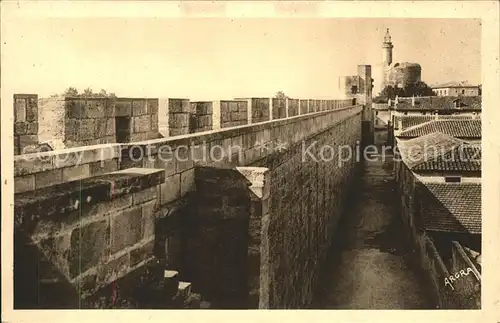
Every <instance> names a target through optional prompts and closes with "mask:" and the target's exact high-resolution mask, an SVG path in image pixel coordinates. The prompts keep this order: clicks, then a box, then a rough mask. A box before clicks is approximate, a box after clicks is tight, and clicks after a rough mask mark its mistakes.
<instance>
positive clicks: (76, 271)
mask: <svg viewBox="0 0 500 323" xmlns="http://www.w3.org/2000/svg"><path fill="white" fill-rule="evenodd" d="M108 243H109V224H108V221H107V220H103V221H99V222H92V223H89V224H86V225H83V226H82V227H80V228H76V229H74V230H73V232H72V233H71V248H70V250H69V256H68V257H69V258H68V259H69V271H70V275H71V277H76V276H78V275H80V274H81V273H83V272H85V271H86V270H88V269H90V268H91V267H93V266H96V265H97V264H98V263H99V261H100V260H101V258H102V257H103V256H104V255H105V254H106V252H107V248H108Z"/></svg>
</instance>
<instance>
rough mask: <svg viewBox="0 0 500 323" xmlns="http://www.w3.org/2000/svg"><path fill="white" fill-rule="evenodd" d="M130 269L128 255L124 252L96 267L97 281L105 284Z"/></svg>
mask: <svg viewBox="0 0 500 323" xmlns="http://www.w3.org/2000/svg"><path fill="white" fill-rule="evenodd" d="M129 271H130V256H129V254H128V253H125V254H123V255H121V256H119V257H116V258H114V259H113V260H111V261H108V262H107V263H105V264H103V265H102V266H99V267H98V270H97V282H98V284H99V285H101V286H102V285H107V284H109V283H111V282H113V281H115V280H117V279H118V278H120V277H122V276H123V275H124V274H125V273H127V272H129Z"/></svg>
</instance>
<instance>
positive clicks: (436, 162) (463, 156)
mask: <svg viewBox="0 0 500 323" xmlns="http://www.w3.org/2000/svg"><path fill="white" fill-rule="evenodd" d="M412 170H413V171H417V172H418V171H447V172H479V171H481V146H479V145H469V144H466V143H463V144H462V145H460V146H457V147H454V148H453V149H452V150H450V151H448V152H445V153H443V154H442V155H437V156H435V157H434V159H430V160H427V161H425V162H423V163H421V164H418V165H416V166H415V167H413V168H412Z"/></svg>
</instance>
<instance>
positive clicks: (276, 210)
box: [253, 109, 361, 308]
mask: <svg viewBox="0 0 500 323" xmlns="http://www.w3.org/2000/svg"><path fill="white" fill-rule="evenodd" d="M332 117H333V116H332V115H328V114H326V115H324V116H323V119H321V120H317V122H319V123H321V122H324V125H329V126H325V127H324V128H322V129H323V130H322V131H318V132H316V133H315V135H312V136H310V137H308V138H307V139H306V140H305V141H302V142H300V143H296V144H291V145H289V146H288V147H287V149H286V152H285V153H281V154H280V153H275V154H273V155H270V156H268V157H267V158H266V159H265V160H260V161H258V162H257V163H254V164H253V165H255V166H261V167H267V168H268V169H269V170H270V173H269V175H268V178H269V183H270V184H269V196H268V197H266V198H267V200H268V202H263V203H262V205H263V208H264V210H263V211H262V213H264V214H265V213H268V214H269V215H268V216H263V217H262V234H263V235H262V244H263V245H262V247H261V248H262V249H261V250H262V251H261V257H262V258H261V269H262V271H261V275H265V276H267V279H264V280H261V285H260V288H261V294H260V297H261V300H260V307H261V308H304V307H307V306H308V305H309V304H310V302H311V301H312V296H313V290H314V288H315V287H316V285H317V284H318V277H319V268H320V267H321V266H322V264H323V263H324V261H325V257H326V253H327V250H328V248H329V247H330V242H331V240H332V239H331V238H332V236H331V234H332V233H333V232H334V229H335V227H336V224H337V221H338V219H339V217H340V210H341V208H340V201H341V200H342V198H343V197H344V196H345V194H346V192H347V191H348V188H349V183H350V181H351V180H352V179H353V176H354V174H355V164H356V160H355V158H348V157H347V156H346V154H347V151H346V149H344V150H339V147H341V146H342V147H344V148H346V147H350V149H351V151H352V152H354V151H355V149H356V148H355V147H356V145H357V144H358V143H359V140H360V137H361V126H360V125H361V116H360V110H357V109H356V110H352V111H351V113H350V114H349V115H346V116H345V117H344V118H342V119H337V120H338V121H337V122H335V121H334V120H335V119H331V118H332ZM313 127H314V125H313ZM289 131H290V132H289V133H288V136H290V138H294V137H296V135H294V132H293V129H289ZM292 142H293V141H292ZM304 147H306V148H304ZM309 147H312V148H310V149H309ZM324 147H331V150H329V152H330V151H331V155H329V153H328V152H326V153H325V149H324ZM304 149H306V151H308V152H307V153H306V154H304V151H305V150H304ZM339 158H340V159H342V160H344V162H341V163H339V162H338V161H339ZM299 187H300V188H301V189H297V188H299ZM267 209H268V211H267ZM263 255H265V257H263Z"/></svg>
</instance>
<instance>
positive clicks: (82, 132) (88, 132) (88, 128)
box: [76, 119, 95, 140]
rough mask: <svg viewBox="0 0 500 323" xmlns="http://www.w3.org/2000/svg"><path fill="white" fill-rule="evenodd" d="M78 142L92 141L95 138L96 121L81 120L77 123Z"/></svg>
mask: <svg viewBox="0 0 500 323" xmlns="http://www.w3.org/2000/svg"><path fill="white" fill-rule="evenodd" d="M76 124H77V127H78V129H77V130H76V131H77V134H78V140H92V139H94V138H95V134H94V131H95V125H94V119H81V120H78V122H77V123H76Z"/></svg>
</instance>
